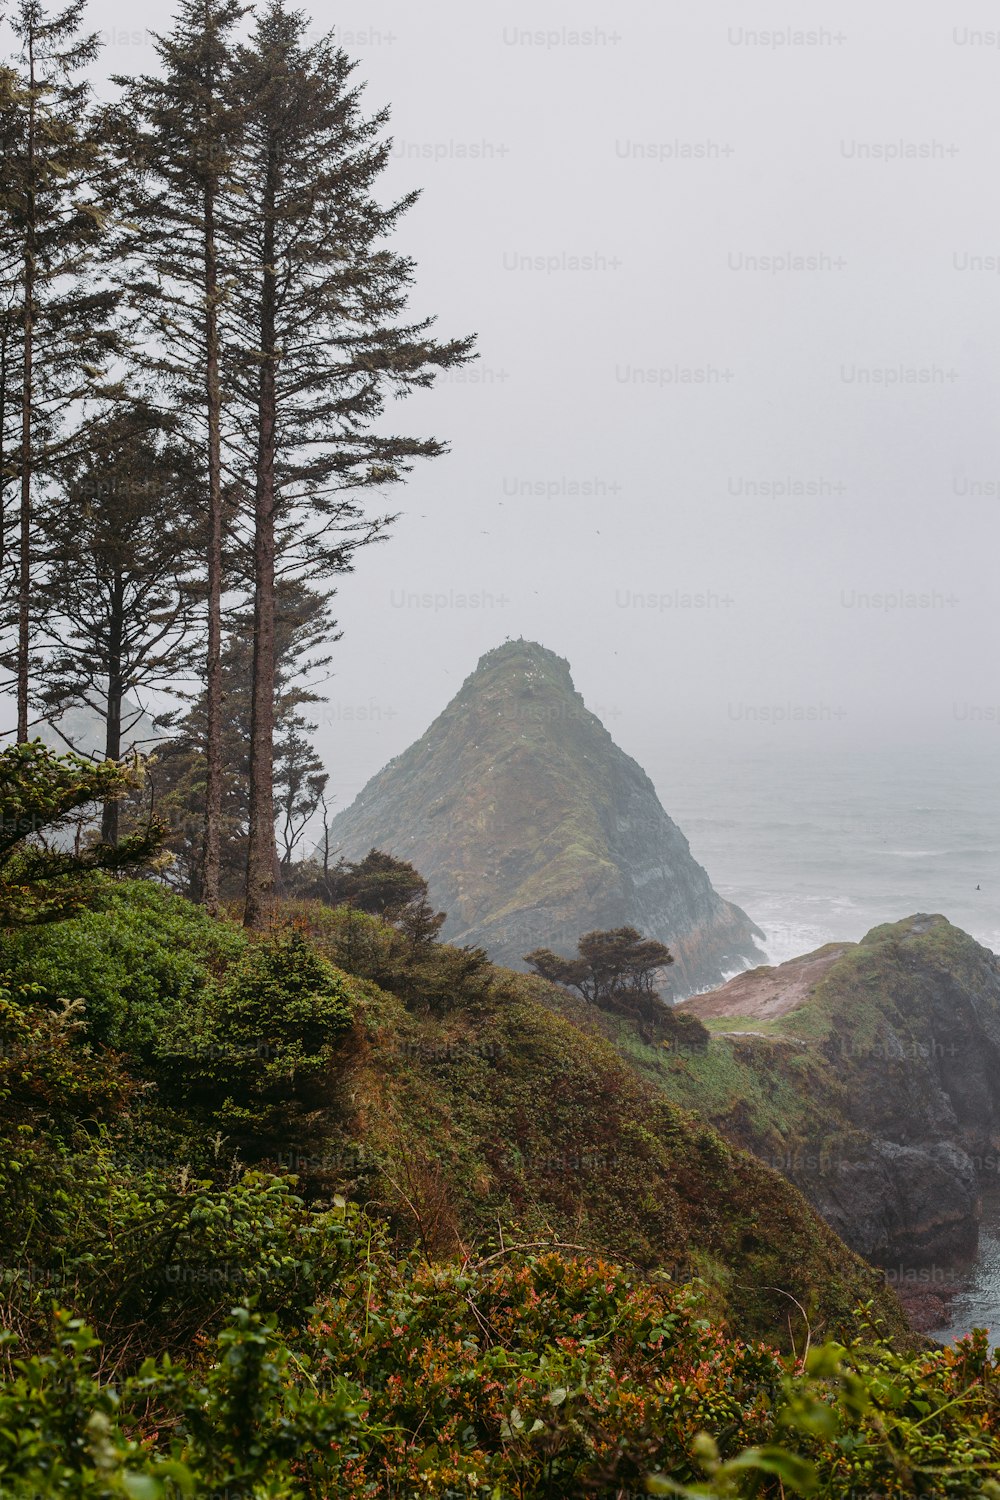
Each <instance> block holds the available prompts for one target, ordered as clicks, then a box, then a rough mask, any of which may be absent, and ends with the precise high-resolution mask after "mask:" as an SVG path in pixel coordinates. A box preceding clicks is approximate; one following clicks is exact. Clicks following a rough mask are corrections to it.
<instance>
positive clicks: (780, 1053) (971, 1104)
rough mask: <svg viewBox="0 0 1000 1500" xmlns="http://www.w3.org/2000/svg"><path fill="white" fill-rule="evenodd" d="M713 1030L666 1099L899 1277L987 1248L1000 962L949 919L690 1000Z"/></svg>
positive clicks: (670, 1077)
mask: <svg viewBox="0 0 1000 1500" xmlns="http://www.w3.org/2000/svg"><path fill="white" fill-rule="evenodd" d="M682 1013H689V1014H692V1015H695V1016H697V1017H698V1018H700V1019H701V1020H702V1021H703V1022H704V1023H705V1024H706V1025H707V1026H708V1027H709V1028H710V1029H711V1030H712V1032H713V1040H712V1043H711V1047H710V1052H709V1054H707V1055H706V1056H705V1057H704V1058H699V1057H696V1056H693V1055H691V1056H686V1057H684V1058H683V1059H681V1060H679V1061H675V1062H673V1063H670V1064H669V1065H667V1066H666V1067H665V1068H664V1069H663V1070H662V1073H661V1076H662V1081H663V1083H664V1085H665V1087H666V1089H667V1092H668V1094H669V1095H670V1096H671V1097H673V1098H675V1099H677V1100H678V1101H679V1102H685V1103H688V1102H690V1103H693V1102H697V1105H698V1107H699V1109H700V1110H701V1111H702V1112H703V1113H704V1114H705V1116H706V1117H707V1118H709V1119H711V1120H712V1121H713V1122H714V1123H715V1124H716V1125H717V1126H718V1128H719V1129H720V1130H722V1132H723V1133H724V1134H725V1135H726V1136H727V1137H728V1138H729V1139H730V1140H732V1141H734V1142H738V1143H739V1144H740V1145H741V1146H743V1147H745V1148H746V1149H748V1150H752V1151H754V1152H755V1153H756V1154H757V1155H759V1156H762V1157H763V1158H764V1159H766V1160H767V1161H769V1162H770V1163H772V1164H773V1165H774V1166H776V1167H778V1168H779V1169H780V1170H781V1171H783V1172H784V1173H785V1175H786V1176H787V1177H789V1178H790V1179H791V1180H792V1181H793V1182H795V1183H797V1184H798V1186H799V1187H801V1189H802V1190H803V1192H804V1193H805V1194H806V1196H807V1197H808V1198H809V1199H810V1201H811V1202H812V1203H814V1204H815V1206H816V1207H817V1208H818V1209H819V1211H820V1212H821V1213H822V1214H823V1217H824V1218H825V1219H826V1220H827V1222H828V1223H830V1224H831V1225H833V1227H834V1228H835V1229H836V1230H837V1232H838V1233H839V1234H840V1235H841V1236H842V1237H843V1238H844V1239H845V1240H846V1242H847V1243H848V1244H850V1245H852V1246H853V1247H854V1249H856V1250H858V1251H860V1252H861V1253H862V1254H864V1255H865V1256H867V1257H869V1258H871V1259H874V1260H877V1261H879V1262H880V1263H881V1264H883V1265H886V1266H888V1267H891V1268H893V1270H894V1271H898V1270H899V1269H900V1268H903V1270H904V1272H905V1268H906V1267H908V1266H912V1265H926V1264H930V1263H935V1264H938V1265H941V1266H944V1267H947V1266H949V1265H951V1266H954V1265H955V1264H956V1263H957V1262H961V1260H962V1259H963V1258H964V1257H965V1256H967V1255H968V1254H970V1253H971V1252H972V1251H974V1249H975V1244H976V1235H977V1222H978V1216H979V1196H980V1192H981V1191H982V1189H983V1188H989V1187H991V1186H995V1185H996V1183H997V1180H998V1178H997V1173H998V1170H1000V961H998V959H997V958H996V956H995V955H994V954H992V953H990V952H989V951H988V950H987V949H985V948H983V947H981V946H980V945H979V944H978V943H977V942H975V941H974V940H973V939H972V938H970V937H969V936H968V935H967V934H965V933H963V932H961V931H960V930H959V929H958V928H955V927H953V926H952V925H951V924H950V923H949V922H947V921H946V920H945V918H944V917H941V916H914V917H909V918H907V919H906V920H905V921H902V922H896V923H891V924H888V925H886V926H882V927H877V928H875V929H874V930H873V931H872V932H870V933H869V934H868V935H867V937H865V938H864V939H863V940H862V941H861V942H860V943H837V944H830V945H828V946H827V947H825V948H821V949H820V950H819V951H818V952H816V953H813V954H809V955H807V956H805V957H803V958H800V959H794V960H792V961H791V962H789V963H786V964H782V965H781V966H780V967H778V968H761V969H757V970H755V971H753V972H752V973H748V974H741V975H738V976H737V977H736V979H734V980H732V981H731V982H730V983H729V984H727V985H725V986H724V987H723V988H722V989H720V990H716V991H714V992H712V993H710V994H705V995H699V996H696V997H695V998H694V999H692V1000H689V1001H687V1002H685V1004H684V1006H683V1007H682Z"/></svg>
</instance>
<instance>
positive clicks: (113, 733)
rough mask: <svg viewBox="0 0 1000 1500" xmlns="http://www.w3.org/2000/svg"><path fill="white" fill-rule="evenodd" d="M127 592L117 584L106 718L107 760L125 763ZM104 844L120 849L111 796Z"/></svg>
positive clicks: (103, 825)
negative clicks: (123, 704) (123, 733)
mask: <svg viewBox="0 0 1000 1500" xmlns="http://www.w3.org/2000/svg"><path fill="white" fill-rule="evenodd" d="M124 613H125V611H124V592H123V589H122V586H121V582H120V581H116V584H115V589H114V594H113V598H112V605H111V619H110V620H109V622H108V709H107V717H106V719H105V732H104V758H105V760H121V754H122V635H123V633H124V628H125V620H124ZM101 842H102V843H104V844H110V845H111V847H112V848H117V846H118V800H117V798H115V797H109V798H108V800H107V801H106V802H105V804H104V807H103V809H102V812H101Z"/></svg>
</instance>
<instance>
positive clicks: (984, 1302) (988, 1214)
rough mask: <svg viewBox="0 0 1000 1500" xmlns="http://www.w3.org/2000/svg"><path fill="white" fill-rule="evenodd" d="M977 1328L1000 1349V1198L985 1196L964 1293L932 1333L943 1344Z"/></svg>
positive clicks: (951, 1341) (993, 1195) (992, 1345)
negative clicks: (977, 1249) (943, 1322)
mask: <svg viewBox="0 0 1000 1500" xmlns="http://www.w3.org/2000/svg"><path fill="white" fill-rule="evenodd" d="M974 1328H988V1329H989V1331H990V1345H991V1347H992V1348H994V1349H997V1348H1000V1195H998V1194H997V1193H990V1194H984V1196H983V1217H982V1221H981V1223H980V1226H979V1252H978V1255H977V1257H976V1261H975V1263H974V1264H973V1265H972V1266H970V1267H969V1268H968V1271H967V1274H966V1276H965V1277H964V1279H963V1283H962V1287H961V1290H960V1291H959V1293H958V1295H957V1296H956V1297H955V1298H954V1300H953V1302H952V1304H951V1306H950V1307H949V1309H948V1322H947V1323H946V1324H945V1326H944V1327H943V1328H936V1329H934V1330H933V1331H932V1333H931V1337H932V1338H935V1339H937V1341H938V1343H940V1344H951V1343H954V1341H955V1340H956V1339H961V1338H964V1337H965V1335H966V1334H967V1333H971V1332H972V1330H973V1329H974Z"/></svg>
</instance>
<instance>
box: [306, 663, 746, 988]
mask: <svg viewBox="0 0 1000 1500" xmlns="http://www.w3.org/2000/svg"><path fill="white" fill-rule="evenodd" d="M331 833H332V836H333V838H334V840H335V841H336V846H337V847H339V848H340V849H341V850H342V852H343V853H344V854H345V855H346V856H347V857H349V858H357V857H360V856H361V855H363V854H364V853H365V852H366V851H367V850H368V849H370V848H371V847H372V846H373V845H374V846H377V847H379V848H382V849H385V850H387V851H388V852H391V853H394V854H397V855H399V856H400V857H402V858H405V859H409V860H411V861H412V862H413V863H414V864H415V865H416V867H417V869H419V870H420V871H421V873H422V874H423V875H425V876H426V878H427V880H428V881H429V883H430V889H431V896H432V899H433V900H434V901H435V903H436V904H437V905H438V906H439V907H442V908H443V909H444V910H445V911H447V912H448V924H447V926H446V927H445V929H444V935H445V936H446V937H449V938H451V939H452V940H453V941H457V942H462V943H477V944H481V945H482V946H483V947H485V948H487V950H488V951H489V952H490V954H491V956H492V957H494V958H495V959H497V960H499V961H501V962H503V963H507V964H511V965H514V966H517V967H522V966H523V959H524V955H525V954H526V953H528V952H530V951H531V950H532V949H534V948H538V947H551V948H554V949H556V950H557V951H560V952H563V953H571V952H572V951H573V949H574V948H575V945H576V940H577V938H578V937H579V936H580V935H581V933H583V932H586V931H589V930H592V929H594V928H598V927H617V926H624V925H631V926H634V927H637V928H639V930H640V931H641V932H643V933H644V934H646V935H647V936H649V937H655V938H658V939H659V940H660V941H661V942H665V943H667V944H668V946H669V947H670V948H671V951H672V952H673V953H674V956H675V960H676V963H675V966H674V968H673V969H672V970H671V974H672V976H673V977H674V979H675V982H676V990H677V993H686V994H689V993H691V992H692V991H693V990H695V989H699V988H703V987H705V986H707V985H710V984H713V983H718V982H719V980H720V979H721V978H722V977H723V976H724V974H726V973H727V972H729V973H731V972H732V971H733V970H734V969H739V968H741V967H743V966H744V964H745V963H747V962H751V961H757V960H758V959H759V958H760V957H761V954H760V952H759V950H758V949H757V948H756V946H755V942H754V939H755V937H759V936H760V934H759V932H758V931H757V929H756V928H755V927H754V926H753V923H752V922H750V920H749V918H748V917H747V916H746V915H745V914H744V913H743V912H741V911H740V910H739V909H738V908H737V907H735V906H732V905H731V904H730V903H728V902H726V901H723V900H722V898H721V897H720V896H719V895H718V894H717V893H716V892H715V891H714V890H713V889H712V885H711V882H710V880H709V878H708V875H707V874H706V872H705V871H704V870H703V869H702V867H701V866H700V865H699V864H697V863H696V862H695V860H694V859H693V858H692V855H691V851H690V848H689V846H688V842H687V839H686V838H685V837H684V835H683V834H682V833H681V831H680V829H678V828H677V826H676V825H675V824H674V823H673V822H671V820H670V818H668V817H667V815H666V813H665V812H664V810H663V808H662V807H661V805H660V803H659V801H658V800H657V796H656V792H655V790H654V788H653V785H652V783H651V782H650V780H649V778H648V777H647V776H646V774H645V772H644V771H643V770H642V768H641V767H640V766H638V765H637V764H636V762H635V761H634V760H632V759H631V757H630V756H628V755H626V754H625V752H624V751H623V750H621V749H620V748H619V747H618V746H617V745H616V744H615V742H614V740H613V739H612V737H611V735H610V734H609V733H608V731H607V729H606V728H605V727H604V725H603V724H602V723H601V721H600V720H599V719H598V718H597V717H596V715H595V714H593V713H591V712H590V711H589V710H588V708H587V707H586V705H585V704H584V701H583V699H582V697H581V696H580V694H579V693H578V692H577V690H576V688H575V687H574V685H573V678H572V676H571V674H570V667H569V663H568V662H567V661H566V660H565V659H564V658H563V657H561V656H558V655H557V654H556V653H555V652H554V651H550V650H548V649H547V648H546V647H545V646H542V645H540V644H539V643H538V642H536V641H525V640H516V641H505V642H504V643H503V644H502V645H500V646H497V647H496V648H495V649H494V650H492V651H488V652H486V654H485V655H484V656H483V657H482V658H481V659H480V661H479V664H478V665H477V667H476V670H475V671H474V672H473V673H472V674H471V675H470V676H469V677H467V678H466V680H465V682H464V683H463V684H462V687H461V688H460V689H459V692H458V693H457V694H456V696H455V697H454V698H453V699H452V701H451V703H450V704H448V706H447V707H446V708H445V709H444V711H443V712H442V713H441V714H440V715H439V716H438V718H437V719H435V720H434V722H433V724H431V726H430V728H429V729H428V730H427V732H426V734H424V735H422V736H421V738H420V739H419V740H417V741H416V742H415V744H413V745H411V746H410V748H409V750H407V751H405V752H404V753H403V754H402V755H400V756H398V757H397V758H396V759H395V760H393V761H392V762H391V763H390V764H389V765H388V766H387V767H386V768H385V770H384V771H382V772H380V773H379V775H378V776H376V777H374V778H373V780H372V781H370V782H369V783H368V785H367V786H366V787H365V788H364V790H363V791H362V793H361V794H360V796H359V797H358V798H357V800H356V801H355V802H354V804H353V805H352V806H351V807H349V808H347V809H346V810H345V811H344V812H343V813H341V814H340V815H339V816H338V817H337V818H336V819H335V820H334V822H333V824H332V828H331Z"/></svg>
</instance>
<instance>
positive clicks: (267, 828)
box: [227, 0, 472, 927]
mask: <svg viewBox="0 0 1000 1500" xmlns="http://www.w3.org/2000/svg"><path fill="white" fill-rule="evenodd" d="M353 68H354V65H353V64H352V63H351V62H350V61H349V59H348V58H347V56H346V54H345V53H344V52H343V51H341V50H339V49H338V48H337V47H336V46H335V44H334V42H333V40H332V39H331V38H329V37H327V38H323V39H321V40H319V41H316V40H314V39H312V38H310V37H309V35H308V32H307V19H306V17H304V16H303V15H302V14H301V13H299V12H295V11H291V10H289V9H287V8H286V6H285V5H284V4H283V3H282V0H270V3H268V4H267V5H266V6H265V8H264V9H263V11H262V13H261V15H260V16H259V18H258V20H257V23H256V26H255V28H254V31H253V34H252V37H251V40H250V42H249V44H248V45H246V46H245V47H243V48H241V50H240V53H239V59H238V72H237V79H236V83H237V86H238V90H239V103H240V112H241V115H242V119H243V137H242V142H241V150H240V154H239V157H238V160H237V161H236V162H235V163H234V165H235V184H234V187H235V192H234V194H233V198H232V202H231V207H230V211H229V225H228V232H229V234H230V235H231V237H232V238H231V245H229V246H227V252H228V254H229V255H230V256H231V269H232V272H233V276H234V281H233V292H232V297H231V303H230V308H229V315H230V316H231V320H232V331H233V344H232V348H231V351H230V353H231V356H232V357H231V363H230V366H229V368H228V370H227V380H228V382H229V384H230V386H231V389H232V392H233V398H234V411H235V413H236V415H237V431H238V432H239V433H240V434H242V455H241V456H242V464H243V473H244V475H245V479H246V485H247V489H248V491H249V492H250V493H251V494H252V497H253V514H252V528H253V589H254V630H253V639H254V661H253V702H252V716H251V733H250V773H249V835H248V863H247V896H246V909H245V920H246V922H247V924H248V925H249V926H251V927H259V926H261V925H263V924H264V923H265V922H266V921H267V918H268V913H269V909H270V905H271V901H272V897H273V893H274V888H275V884H276V880H277V875H278V870H277V852H276V846H275V826H274V773H273V755H274V712H275V707H274V706H275V681H276V637H275V585H276V580H277V579H278V578H279V577H285V578H289V577H296V576H303V575H305V576H308V578H309V580H310V583H311V585H312V586H313V587H316V586H317V585H318V584H319V583H321V581H322V580H323V579H324V578H329V577H330V576H332V575H333V574H336V573H340V572H344V571H348V570H349V569H350V568H351V566H352V559H353V555H354V553H355V552H356V550H357V549H358V548H359V547H361V546H364V545H366V544H367V543H369V542H372V541H374V540H375V539H377V538H378V537H380V536H381V535H382V534H383V533H384V531H385V529H386V526H387V525H388V523H389V519H390V518H388V517H386V516H381V517H370V516H368V515H366V514H365V511H364V509H363V506H362V503H361V500H360V498H359V496H358V492H359V491H361V490H364V489H366V488H371V487H381V486H385V485H388V484H391V483H393V482H396V481H398V480H400V479H402V478H403V477H404V476H405V474H406V473H407V472H408V471H409V469H410V468H411V467H412V461H413V460H414V459H415V458H418V457H427V458H430V457H435V456H437V455H438V454H440V453H442V452H443V451H444V445H443V444H442V443H441V442H440V441H438V440H437V439H434V438H428V439H419V438H409V437H402V436H397V435H393V434H391V433H385V432H382V431H379V430H378V425H379V423H380V421H381V419H382V417H383V414H384V410H385V405H386V402H387V400H388V398H389V397H391V396H403V395H406V394H407V393H408V392H409V391H410V390H411V389H413V388H414V387H420V386H428V385H430V384H431V383H432V381H433V377H434V374H435V372H436V371H437V370H440V369H446V368H448V367H449V366H453V365H457V364H460V363H462V362H463V361H465V360H467V359H468V358H470V357H471V344H472V340H471V339H468V338H465V339H456V340H452V341H451V342H447V343H438V342H436V341H435V340H434V339H432V338H431V336H430V327H431V322H432V320H430V319H427V320H425V321H422V322H418V323H412V324H409V323H406V322H405V319H404V314H405V310H406V304H407V298H408V293H409V290H410V286H411V283H412V280H413V269H414V268H413V263H412V262H411V261H410V260H408V259H406V258H405V257H403V256H400V255H398V254H396V253H395V252H394V251H392V250H391V249H389V248H388V247H387V245H386V241H387V240H388V238H389V236H390V235H392V234H393V232H394V231H395V230H396V228H397V225H398V223H399V220H400V218H401V216H402V215H403V214H404V213H405V212H406V210H407V209H408V208H409V207H410V206H411V205H412V204H413V202H414V201H415V198H416V194H412V193H411V194H409V195H408V196H406V197H405V198H403V199H402V200H400V201H398V202H396V203H391V204H389V205H388V206H382V205H381V204H380V203H379V202H378V201H377V200H376V198H375V197H374V195H373V189H374V187H375V184H376V182H377V180H378V178H379V176H380V174H381V173H382V171H383V170H384V168H385V167H386V165H387V164H388V160H389V151H390V144H391V143H390V141H389V140H388V139H387V138H386V137H385V136H384V135H383V133H382V132H383V129H384V126H385V124H386V121H387V112H386V111H384V110H383V111H380V112H379V113H377V114H375V115H372V116H369V117H366V116H365V115H364V113H363V111H362V107H361V90H360V88H359V87H357V86H355V85H353V84H352V82H351V74H352V72H353Z"/></svg>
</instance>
